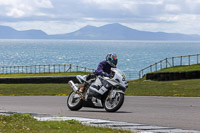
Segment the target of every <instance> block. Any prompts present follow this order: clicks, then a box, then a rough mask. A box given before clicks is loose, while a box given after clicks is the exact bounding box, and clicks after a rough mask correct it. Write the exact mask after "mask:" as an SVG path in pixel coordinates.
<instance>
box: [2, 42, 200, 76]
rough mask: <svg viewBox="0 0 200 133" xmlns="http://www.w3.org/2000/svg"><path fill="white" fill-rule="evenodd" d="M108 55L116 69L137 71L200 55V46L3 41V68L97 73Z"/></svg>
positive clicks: (193, 44)
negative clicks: (56, 67) (54, 67)
mask: <svg viewBox="0 0 200 133" xmlns="http://www.w3.org/2000/svg"><path fill="white" fill-rule="evenodd" d="M108 53H116V54H117V56H118V65H117V67H118V68H119V69H121V70H123V71H134V72H138V71H139V70H141V69H143V68H144V67H147V66H149V65H151V64H154V63H155V62H158V61H160V60H163V59H165V58H167V57H174V56H183V55H190V54H191V55H193V54H200V42H192V41H187V42H186V41H130V40H125V41H124V40H23V39H22V40H21V39H19V40H14V39H12V40H7V39H2V40H0V67H3V66H19V65H20V66H23V65H48V64H74V65H79V66H83V67H88V68H92V69H96V68H97V65H98V63H99V62H101V61H102V60H105V57H106V55H107V54H108Z"/></svg>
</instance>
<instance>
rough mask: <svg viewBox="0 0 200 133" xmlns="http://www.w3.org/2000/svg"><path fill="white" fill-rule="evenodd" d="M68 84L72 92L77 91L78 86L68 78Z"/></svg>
mask: <svg viewBox="0 0 200 133" xmlns="http://www.w3.org/2000/svg"><path fill="white" fill-rule="evenodd" d="M68 84H69V86H70V87H71V88H72V90H73V91H74V92H77V91H78V87H77V86H76V85H75V84H74V82H73V81H72V80H70V81H69V82H68Z"/></svg>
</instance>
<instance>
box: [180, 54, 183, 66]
mask: <svg viewBox="0 0 200 133" xmlns="http://www.w3.org/2000/svg"><path fill="white" fill-rule="evenodd" d="M182 65H183V56H181V59H180V66H182Z"/></svg>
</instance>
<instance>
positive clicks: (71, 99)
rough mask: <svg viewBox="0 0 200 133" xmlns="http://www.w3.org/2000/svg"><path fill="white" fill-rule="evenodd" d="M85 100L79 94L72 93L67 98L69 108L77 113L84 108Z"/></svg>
mask: <svg viewBox="0 0 200 133" xmlns="http://www.w3.org/2000/svg"><path fill="white" fill-rule="evenodd" d="M82 104H83V100H82V99H81V98H80V96H79V95H78V94H76V93H75V92H74V91H72V92H71V93H70V94H69V96H68V98H67V106H68V108H69V109H70V110H72V111H77V110H79V109H81V108H82V106H83V105H82Z"/></svg>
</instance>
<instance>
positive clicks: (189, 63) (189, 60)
mask: <svg viewBox="0 0 200 133" xmlns="http://www.w3.org/2000/svg"><path fill="white" fill-rule="evenodd" d="M188 64H189V65H190V55H189V56H188Z"/></svg>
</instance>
